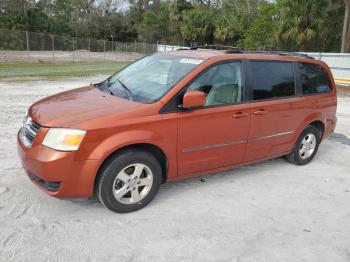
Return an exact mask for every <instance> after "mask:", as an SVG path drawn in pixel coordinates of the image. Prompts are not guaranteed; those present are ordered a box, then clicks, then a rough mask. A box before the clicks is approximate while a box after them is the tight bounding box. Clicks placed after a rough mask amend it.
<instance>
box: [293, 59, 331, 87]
mask: <svg viewBox="0 0 350 262" xmlns="http://www.w3.org/2000/svg"><path fill="white" fill-rule="evenodd" d="M298 65H299V70H300V75H301V84H302V87H303V94H317V93H326V92H329V91H330V90H331V81H330V80H329V77H328V74H327V72H326V71H325V70H324V69H323V68H322V67H321V66H319V65H315V64H307V63H298Z"/></svg>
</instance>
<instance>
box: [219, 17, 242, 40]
mask: <svg viewBox="0 0 350 262" xmlns="http://www.w3.org/2000/svg"><path fill="white" fill-rule="evenodd" d="M214 27H215V30H214V39H215V40H216V42H218V43H220V44H228V45H235V44H236V41H237V40H238V39H240V37H241V35H242V34H243V30H244V29H243V28H244V27H243V24H242V21H241V20H240V19H239V17H238V16H237V15H236V14H235V13H233V12H230V11H226V12H225V11H224V12H223V13H222V15H218V16H217V18H216V20H215V22H214Z"/></svg>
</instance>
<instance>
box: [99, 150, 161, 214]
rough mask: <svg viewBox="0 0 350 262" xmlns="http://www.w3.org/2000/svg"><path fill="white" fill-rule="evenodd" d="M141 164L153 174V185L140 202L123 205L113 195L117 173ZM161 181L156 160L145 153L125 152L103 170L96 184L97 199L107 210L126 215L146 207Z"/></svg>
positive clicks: (159, 169)
mask: <svg viewBox="0 0 350 262" xmlns="http://www.w3.org/2000/svg"><path fill="white" fill-rule="evenodd" d="M135 163H141V164H144V165H146V166H148V167H149V168H150V170H151V171H152V173H153V184H152V187H151V189H150V191H149V192H148V194H147V196H145V197H144V198H143V199H142V200H140V201H139V202H137V203H135V204H123V203H120V202H119V201H117V200H116V199H115V197H114V195H113V183H114V180H115V178H116V176H117V175H118V173H119V172H120V171H121V170H123V169H124V168H125V167H127V166H128V165H131V164H135ZM161 181H162V169H161V167H160V164H159V162H158V161H157V159H156V158H155V157H154V156H153V155H151V154H150V153H148V152H146V151H140V150H137V151H136V150H127V151H124V152H122V153H120V154H118V155H116V156H115V157H113V159H111V161H109V162H108V163H106V166H105V167H104V168H103V171H102V174H101V179H100V180H99V184H98V192H97V193H98V194H97V195H98V198H99V199H100V201H101V202H102V204H103V205H104V206H105V207H107V208H108V209H110V210H112V211H114V212H118V213H126V212H132V211H136V210H138V209H140V208H143V207H144V206H146V205H147V204H148V203H149V202H150V201H151V200H152V199H153V198H154V196H155V195H156V194H157V192H158V190H159V187H160V184H161Z"/></svg>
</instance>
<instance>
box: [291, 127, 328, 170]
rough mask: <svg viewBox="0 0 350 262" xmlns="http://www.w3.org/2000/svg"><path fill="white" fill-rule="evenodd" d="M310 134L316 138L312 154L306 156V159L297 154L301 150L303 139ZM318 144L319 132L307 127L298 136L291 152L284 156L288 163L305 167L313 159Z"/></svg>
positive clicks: (319, 140) (319, 139)
mask: <svg viewBox="0 0 350 262" xmlns="http://www.w3.org/2000/svg"><path fill="white" fill-rule="evenodd" d="M310 134H313V135H314V136H315V138H316V144H315V148H314V151H313V153H312V154H311V155H310V156H308V157H307V158H302V156H301V155H300V153H299V150H300V149H301V148H302V141H303V140H304V138H306V137H307V136H308V135H310ZM320 142H321V134H320V131H319V130H318V129H317V128H316V127H314V126H307V127H306V128H305V129H304V130H303V132H302V133H301V134H300V136H299V138H298V140H297V142H296V143H295V145H294V148H293V151H292V152H291V153H290V154H289V155H287V156H286V159H287V160H288V162H290V163H292V164H295V165H298V166H303V165H307V164H308V163H310V162H311V161H312V159H313V158H314V157H315V155H316V153H317V150H318V147H319V145H320Z"/></svg>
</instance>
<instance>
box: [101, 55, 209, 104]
mask: <svg viewBox="0 0 350 262" xmlns="http://www.w3.org/2000/svg"><path fill="white" fill-rule="evenodd" d="M202 61H203V60H200V59H193V58H186V57H179V56H173V55H162V54H156V55H152V56H147V57H144V58H142V59H140V60H138V61H136V62H135V63H133V64H131V65H129V66H127V67H126V68H124V69H123V70H121V71H120V72H118V73H116V74H115V75H113V76H111V77H110V78H108V79H107V80H106V81H104V82H102V83H101V84H100V85H99V86H100V87H101V88H103V89H105V90H106V91H107V92H109V93H111V94H113V95H116V96H119V97H122V98H125V99H129V100H132V101H137V102H142V103H152V102H154V101H157V100H159V99H160V98H161V97H162V96H163V95H164V94H165V93H166V92H167V91H168V90H170V89H171V88H172V87H173V86H174V85H175V84H176V83H177V82H179V81H180V80H181V79H182V78H183V77H184V76H186V75H187V74H188V73H189V72H191V71H192V70H193V69H194V68H195V67H196V66H198V65H199V64H200V63H201V62H202Z"/></svg>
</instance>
